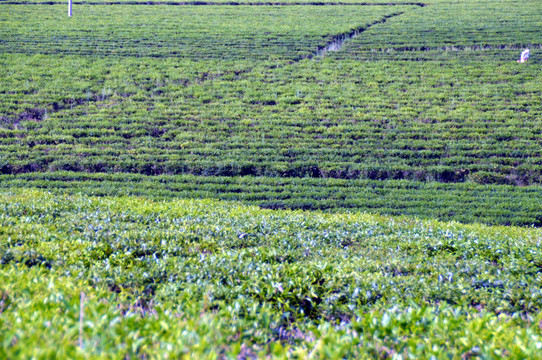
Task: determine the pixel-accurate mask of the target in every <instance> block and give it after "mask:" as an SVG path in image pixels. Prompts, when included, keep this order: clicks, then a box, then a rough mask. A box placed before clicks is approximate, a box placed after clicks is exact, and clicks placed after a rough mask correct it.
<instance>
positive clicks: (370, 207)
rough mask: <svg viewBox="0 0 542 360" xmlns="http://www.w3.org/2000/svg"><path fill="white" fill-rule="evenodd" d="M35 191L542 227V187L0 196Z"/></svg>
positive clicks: (219, 184)
mask: <svg viewBox="0 0 542 360" xmlns="http://www.w3.org/2000/svg"><path fill="white" fill-rule="evenodd" d="M31 187H32V188H41V189H47V190H49V191H53V192H55V193H59V194H65V193H70V194H90V195H97V196H112V195H117V196H118V195H137V196H145V197H148V198H154V199H171V198H179V197H182V198H199V199H207V198H218V199H223V200H234V201H242V202H244V203H249V204H254V205H258V206H260V207H262V208H268V209H302V210H326V211H328V212H339V211H344V210H351V211H359V209H364V211H367V212H371V213H380V214H388V215H415V216H418V217H422V218H428V219H440V220H446V221H449V220H455V221H460V222H463V223H472V222H478V223H486V224H493V225H497V224H498V225H516V226H537V227H539V226H541V225H542V217H541V214H542V191H541V189H540V187H538V186H529V187H518V186H510V185H477V184H473V183H460V184H442V183H435V182H433V183H424V182H411V181H404V180H390V181H378V180H342V179H315V178H279V177H275V178H270V177H254V176H242V177H225V176H192V175H177V176H169V175H159V176H145V175H138V174H119V173H117V174H106V173H97V174H88V173H80V172H79V173H75V172H54V173H29V174H18V175H3V176H2V175H0V188H4V189H9V188H31Z"/></svg>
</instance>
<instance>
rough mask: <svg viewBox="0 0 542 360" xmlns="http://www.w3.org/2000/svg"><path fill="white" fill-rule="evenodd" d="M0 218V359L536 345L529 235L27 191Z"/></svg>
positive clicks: (515, 351)
mask: <svg viewBox="0 0 542 360" xmlns="http://www.w3.org/2000/svg"><path fill="white" fill-rule="evenodd" d="M0 209H1V211H0V214H1V215H0V258H1V265H0V277H1V278H2V281H1V282H0V284H2V285H0V293H1V294H2V295H1V296H0V297H1V298H2V302H1V305H0V306H1V310H0V311H1V313H2V316H0V319H1V320H0V332H1V333H2V334H3V339H4V340H3V342H2V345H1V349H2V350H0V351H2V352H3V354H4V355H6V356H7V357H8V358H13V357H23V356H25V354H26V355H28V356H31V355H34V356H40V357H47V356H48V355H47V354H51V353H52V352H53V351H60V352H61V353H59V355H61V356H65V357H74V356H81V357H91V358H92V357H107V356H115V357H118V356H136V355H137V356H143V357H144V356H146V355H150V354H151V353H153V352H155V353H156V354H157V355H155V356H159V355H158V354H166V353H168V354H170V355H173V356H182V355H183V354H185V355H186V356H190V357H194V356H196V357H213V356H220V355H224V356H228V357H229V356H236V355H238V354H239V352H240V351H247V352H254V354H255V355H256V354H260V356H261V355H265V354H267V355H272V354H273V355H275V356H296V355H295V354H298V356H301V357H306V356H307V355H308V354H309V353H311V352H314V353H315V354H319V355H318V356H326V355H325V354H336V355H337V356H341V357H344V356H384V355H385V354H387V355H388V356H392V355H393V354H396V355H401V354H402V355H404V356H423V357H429V356H430V355H437V356H445V357H447V356H462V355H463V356H465V355H464V354H465V353H469V352H477V353H479V354H480V355H482V356H510V357H517V356H520V357H533V356H538V355H536V354H538V352H537V350H539V347H540V343H541V341H542V334H541V333H540V329H539V326H538V322H539V321H542V318H540V308H541V305H542V293H541V292H540V286H539V282H540V266H542V254H541V253H540V248H539V242H540V239H541V237H542V233H541V232H540V230H538V229H536V230H535V229H521V228H505V227H494V228H492V227H485V226H480V225H459V224H457V223H439V222H435V221H419V220H413V219H408V218H389V217H381V216H376V215H367V214H356V215H352V214H323V213H317V212H312V213H304V212H299V211H298V212H292V211H270V210H262V209H259V208H257V207H246V206H241V205H238V204H234V203H223V202H217V201H209V200H168V201H151V200H149V199H145V198H137V197H117V198H96V197H86V196H55V195H51V194H48V193H43V192H38V191H32V190H24V191H17V192H4V193H3V194H2V197H1V198H0ZM80 292H84V293H85V294H86V297H87V299H86V303H85V304H86V305H85V308H84V309H85V310H84V319H83V333H82V337H83V342H84V345H83V349H79V348H78V337H79V301H80ZM45 334H46V335H45ZM59 349H60V350H59ZM242 349H244V350H242ZM275 352H276V353H275ZM62 354H64V355H62ZM303 354H304V355H303ZM160 356H163V355H160Z"/></svg>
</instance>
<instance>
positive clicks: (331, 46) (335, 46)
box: [297, 12, 404, 61]
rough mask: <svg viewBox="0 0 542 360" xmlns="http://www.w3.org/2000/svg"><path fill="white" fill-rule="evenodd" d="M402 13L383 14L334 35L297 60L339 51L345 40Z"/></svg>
mask: <svg viewBox="0 0 542 360" xmlns="http://www.w3.org/2000/svg"><path fill="white" fill-rule="evenodd" d="M403 14H404V12H398V13H393V14H389V15H384V16H383V17H382V18H381V19H379V20H376V21H373V22H372V23H370V24H368V25H363V26H359V27H357V28H355V29H352V30H350V31H348V32H344V33H341V34H337V35H334V36H333V38H332V40H331V41H330V42H328V43H327V44H326V45H324V46H321V47H319V48H318V50H316V52H314V53H312V54H311V55H309V56H306V57H302V58H300V59H298V60H297V61H300V60H303V59H312V58H315V57H324V56H325V55H326V54H327V53H328V52H330V51H339V50H341V48H342V47H343V45H344V43H345V42H347V41H348V40H350V39H353V38H355V37H358V36H359V35H360V34H361V33H363V32H365V31H367V30H369V29H370V28H372V27H373V26H375V25H379V24H384V23H385V22H386V21H388V19H391V18H394V17H398V16H400V15H403Z"/></svg>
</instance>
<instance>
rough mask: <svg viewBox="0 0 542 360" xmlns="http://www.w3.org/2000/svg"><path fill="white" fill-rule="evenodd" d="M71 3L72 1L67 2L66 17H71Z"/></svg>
mask: <svg viewBox="0 0 542 360" xmlns="http://www.w3.org/2000/svg"><path fill="white" fill-rule="evenodd" d="M72 2H73V0H68V17H71V16H72Z"/></svg>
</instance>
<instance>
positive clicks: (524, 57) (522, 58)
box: [518, 49, 531, 63]
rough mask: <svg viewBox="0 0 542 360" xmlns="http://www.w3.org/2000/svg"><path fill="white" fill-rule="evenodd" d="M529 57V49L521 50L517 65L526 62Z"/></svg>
mask: <svg viewBox="0 0 542 360" xmlns="http://www.w3.org/2000/svg"><path fill="white" fill-rule="evenodd" d="M529 55H531V52H530V51H529V49H525V50H523V52H522V53H521V56H520V57H519V60H518V63H524V62H525V61H527V59H528V58H529Z"/></svg>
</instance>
